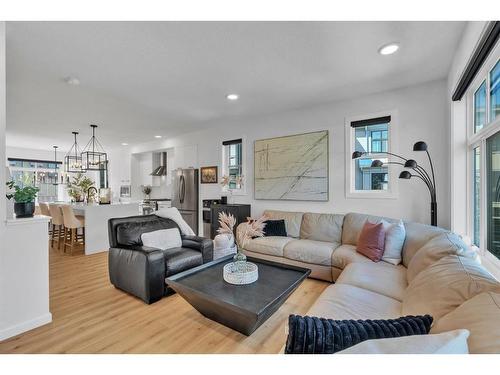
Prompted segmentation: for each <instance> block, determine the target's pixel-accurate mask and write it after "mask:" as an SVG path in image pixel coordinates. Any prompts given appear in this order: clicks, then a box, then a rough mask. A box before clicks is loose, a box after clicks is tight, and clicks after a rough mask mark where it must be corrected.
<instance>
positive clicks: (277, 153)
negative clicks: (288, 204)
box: [254, 130, 329, 202]
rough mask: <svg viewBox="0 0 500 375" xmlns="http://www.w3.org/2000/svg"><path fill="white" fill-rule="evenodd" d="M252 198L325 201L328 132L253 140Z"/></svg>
mask: <svg viewBox="0 0 500 375" xmlns="http://www.w3.org/2000/svg"><path fill="white" fill-rule="evenodd" d="M254 168H255V169H254V176H255V178H254V187H255V199H273V200H274V199H276V200H298V201H320V202H327V201H328V190H329V189H328V169H329V168H328V131H327V130H323V131H317V132H312V133H305V134H296V135H289V136H284V137H277V138H269V139H261V140H257V141H255V143H254Z"/></svg>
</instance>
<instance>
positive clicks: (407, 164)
mask: <svg viewBox="0 0 500 375" xmlns="http://www.w3.org/2000/svg"><path fill="white" fill-rule="evenodd" d="M405 168H417V162H416V161H415V160H413V159H408V160H407V161H406V162H405Z"/></svg>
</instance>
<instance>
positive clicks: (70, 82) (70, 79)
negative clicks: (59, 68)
mask: <svg viewBox="0 0 500 375" xmlns="http://www.w3.org/2000/svg"><path fill="white" fill-rule="evenodd" d="M64 82H66V83H67V84H68V85H72V86H78V85H79V84H80V80H79V79H78V78H76V77H71V76H68V77H65V78H64Z"/></svg>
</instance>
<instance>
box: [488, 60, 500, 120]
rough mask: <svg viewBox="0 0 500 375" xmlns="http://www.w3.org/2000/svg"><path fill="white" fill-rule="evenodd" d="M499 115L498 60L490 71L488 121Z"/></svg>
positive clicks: (499, 72)
mask: <svg viewBox="0 0 500 375" xmlns="http://www.w3.org/2000/svg"><path fill="white" fill-rule="evenodd" d="M499 116H500V60H499V61H497V63H496V65H495V67H494V68H493V69H492V70H491V72H490V121H494V120H495V119H496V118H497V117H499Z"/></svg>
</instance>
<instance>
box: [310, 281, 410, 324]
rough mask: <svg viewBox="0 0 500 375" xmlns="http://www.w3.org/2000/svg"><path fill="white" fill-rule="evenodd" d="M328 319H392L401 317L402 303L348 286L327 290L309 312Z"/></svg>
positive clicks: (336, 286) (340, 285) (333, 286)
mask: <svg viewBox="0 0 500 375" xmlns="http://www.w3.org/2000/svg"><path fill="white" fill-rule="evenodd" d="M307 315H309V316H317V317H321V318H328V319H337V320H341V319H390V318H398V317H400V316H401V302H399V301H396V300H395V299H393V298H389V297H386V296H383V295H382V294H378V293H375V292H371V291H369V290H366V289H362V288H358V287H356V286H352V285H348V284H333V285H330V286H329V287H328V288H326V289H325V290H324V291H323V293H321V295H320V296H319V297H318V299H317V300H316V302H315V303H314V305H313V306H312V307H311V308H310V309H309V311H308V312H307Z"/></svg>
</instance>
